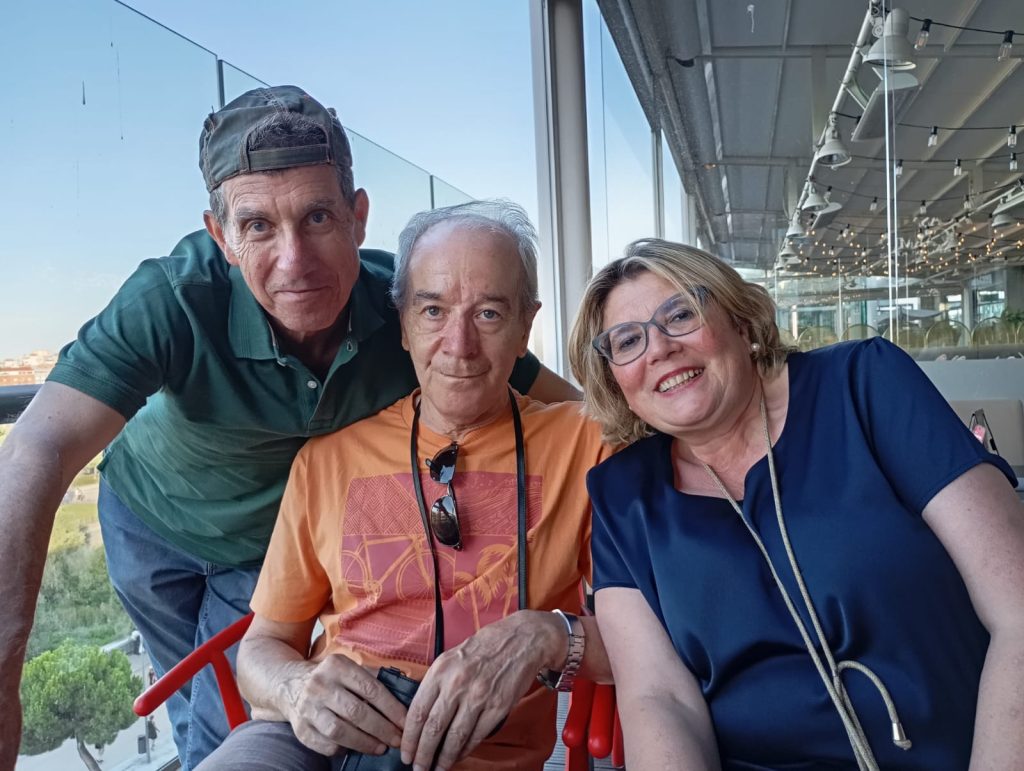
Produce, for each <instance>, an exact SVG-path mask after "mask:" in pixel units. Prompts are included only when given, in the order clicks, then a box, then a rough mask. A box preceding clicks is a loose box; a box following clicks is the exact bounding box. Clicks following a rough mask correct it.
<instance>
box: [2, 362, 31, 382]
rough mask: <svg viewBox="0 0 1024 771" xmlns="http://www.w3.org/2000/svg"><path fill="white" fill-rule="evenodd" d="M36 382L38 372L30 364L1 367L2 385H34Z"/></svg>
mask: <svg viewBox="0 0 1024 771" xmlns="http://www.w3.org/2000/svg"><path fill="white" fill-rule="evenodd" d="M35 382H36V373H35V370H33V369H32V367H30V366H27V365H24V364H16V365H14V366H11V367H0V386H16V385H32V384H33V383H35Z"/></svg>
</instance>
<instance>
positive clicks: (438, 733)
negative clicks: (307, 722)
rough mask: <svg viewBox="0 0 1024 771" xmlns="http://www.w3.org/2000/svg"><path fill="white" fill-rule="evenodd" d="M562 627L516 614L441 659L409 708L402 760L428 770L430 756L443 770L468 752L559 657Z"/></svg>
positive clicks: (550, 617)
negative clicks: (540, 673)
mask: <svg viewBox="0 0 1024 771" xmlns="http://www.w3.org/2000/svg"><path fill="white" fill-rule="evenodd" d="M560 623H561V622H560V621H559V619H558V618H557V617H556V616H555V615H554V614H552V613H546V612H543V611H533V610H523V611H519V612H517V613H513V614H512V615H510V616H507V617H506V618H503V619H502V620H500V621H497V622H495V623H493V624H488V625H487V626H485V627H484V628H483V629H481V630H480V631H479V632H477V633H476V634H475V635H473V636H472V637H470V638H469V639H467V640H466V641H465V642H463V643H462V644H461V645H459V646H457V647H455V648H453V649H451V650H450V651H447V652H445V653H443V654H441V656H439V657H438V658H437V660H436V661H435V662H434V663H433V664H432V665H431V666H430V669H429V670H427V674H426V676H425V677H424V678H423V682H422V683H421V684H420V687H419V690H418V691H417V692H416V697H415V698H414V699H413V701H412V704H411V705H409V714H408V716H407V717H406V720H405V731H404V732H403V734H402V760H403V761H404V762H406V763H413V764H414V765H415V766H416V768H417V769H420V768H423V769H427V768H431V767H432V764H433V762H434V758H435V756H436V757H437V766H436V768H437V769H438V771H442V770H443V769H450V768H451V767H452V766H453V765H454V764H455V763H456V762H457V761H458V760H459V759H461V758H463V757H465V756H466V755H468V754H469V753H470V752H472V751H473V750H474V749H475V748H476V746H477V745H478V744H479V743H480V742H481V741H483V740H484V739H485V738H487V736H488V735H489V734H490V733H491V731H493V730H494V728H495V727H496V726H497V725H498V723H500V722H501V721H502V720H503V719H504V718H505V717H506V716H507V715H508V713H509V712H511V711H512V708H513V707H514V706H515V705H516V704H517V703H518V702H519V699H520V698H522V696H523V694H524V693H526V691H527V689H528V688H529V687H530V685H531V684H533V683H534V682H535V679H536V677H537V672H538V671H539V670H541V669H542V668H545V667H548V666H551V662H557V663H556V664H555V666H559V665H560V664H561V662H562V661H564V660H565V653H566V650H567V645H566V639H565V629H564V626H563V627H562V628H559V624H560ZM559 651H561V654H562V658H561V660H559V659H558V652H559ZM438 750H440V754H438Z"/></svg>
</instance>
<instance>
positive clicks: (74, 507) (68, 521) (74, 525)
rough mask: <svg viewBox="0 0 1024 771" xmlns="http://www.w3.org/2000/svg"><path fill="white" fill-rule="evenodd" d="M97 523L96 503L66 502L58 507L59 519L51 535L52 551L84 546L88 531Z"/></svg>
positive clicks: (54, 524)
mask: <svg viewBox="0 0 1024 771" xmlns="http://www.w3.org/2000/svg"><path fill="white" fill-rule="evenodd" d="M95 525H96V504H95V503H65V504H64V505H62V506H61V507H60V508H59V509H57V519H56V521H55V522H54V523H53V533H52V534H51V535H50V549H49V550H50V552H55V551H61V550H62V549H73V548H75V547H77V546H84V545H85V543H86V532H87V531H89V530H90V529H92V528H93V527H94V526H95ZM93 545H96V544H93Z"/></svg>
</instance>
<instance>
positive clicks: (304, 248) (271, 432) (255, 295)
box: [0, 86, 575, 771]
mask: <svg viewBox="0 0 1024 771" xmlns="http://www.w3.org/2000/svg"><path fill="white" fill-rule="evenodd" d="M200 167H201V168H202V171H203V176H204V179H205V181H206V186H207V189H208V190H209V192H210V208H211V211H207V212H206V213H205V215H204V220H205V224H206V231H205V232H204V231H200V232H198V233H194V234H192V235H190V236H188V237H186V238H185V239H184V240H183V241H182V242H181V243H180V244H179V245H178V246H177V247H176V248H175V250H174V252H173V253H172V254H171V256H169V257H165V258H161V259H153V260H146V261H145V262H143V263H142V264H141V265H140V266H139V268H138V269H137V270H136V271H135V273H133V274H132V275H131V276H130V277H129V278H128V280H127V281H126V282H125V284H124V285H123V286H122V287H121V289H120V290H119V291H118V292H117V294H116V295H115V296H114V298H113V299H112V300H111V302H110V304H109V305H108V306H107V307H106V308H105V309H104V310H103V311H102V312H101V313H100V314H99V315H98V316H96V317H95V318H94V319H92V320H90V321H88V322H87V323H86V324H85V326H83V327H82V330H81V332H80V333H79V335H78V338H77V339H76V340H75V341H74V342H72V343H71V344H70V345H68V346H67V347H66V348H65V349H64V350H63V351H62V352H61V356H60V360H59V362H58V364H57V366H56V367H55V368H54V370H53V372H52V374H51V375H50V377H49V379H48V381H47V383H46V384H45V385H43V387H42V388H41V389H40V391H39V394H38V395H37V396H36V398H35V400H34V401H33V402H32V404H31V405H30V406H29V408H28V409H27V410H26V412H25V413H24V415H23V416H22V418H21V420H20V421H19V422H18V423H17V424H16V426H15V428H14V429H13V430H12V432H11V434H10V436H9V437H8V439H7V441H6V442H5V444H4V445H3V447H2V448H0V533H2V537H0V585H2V586H3V587H4V591H3V593H2V594H0V617H2V618H3V619H4V624H3V625H2V626H0V702H2V703H4V704H7V705H17V703H18V701H17V699H18V688H19V680H20V674H21V666H22V661H23V657H24V652H25V644H26V640H27V637H28V633H29V630H30V627H31V623H32V614H33V609H34V606H35V600H36V597H37V595H38V592H39V584H40V580H41V576H42V571H43V564H44V562H45V557H46V549H47V542H48V539H49V533H50V530H51V529H52V525H53V519H54V513H55V511H56V508H57V506H58V504H59V503H60V499H61V496H62V494H63V492H64V491H65V490H66V489H67V487H68V485H69V484H70V482H71V480H72V479H73V478H74V476H75V474H76V473H77V472H78V471H79V470H80V469H81V468H82V467H83V466H84V465H85V464H86V463H87V462H88V461H89V460H90V459H92V458H93V457H94V456H95V455H96V454H97V453H98V452H100V451H101V450H102V449H103V448H107V451H106V454H105V458H104V461H103V464H102V466H101V469H102V472H103V481H102V483H101V488H100V499H99V509H100V523H101V527H102V532H103V540H104V546H105V548H106V552H107V563H108V567H109V570H110V576H111V580H112V582H113V584H114V587H115V589H116V590H117V592H118V595H119V596H120V598H121V600H122V602H123V603H124V606H125V608H126V610H127V611H128V613H129V615H130V616H131V618H132V620H133V622H134V623H135V624H136V626H137V627H138V628H139V630H140V631H141V632H142V635H143V638H144V639H145V642H146V645H147V647H148V649H149V652H150V655H151V657H152V659H153V663H154V666H155V667H156V669H157V671H158V672H161V673H162V672H163V671H165V670H166V669H168V668H169V667H170V666H172V665H173V664H174V663H176V662H177V661H178V660H180V659H181V658H183V657H184V656H185V655H187V654H188V653H189V651H191V650H192V649H193V648H194V647H195V646H196V645H198V644H200V643H202V642H203V641H204V640H206V639H207V638H208V637H210V636H211V635H212V634H214V633H216V632H217V631H218V630H219V629H221V628H223V627H224V626H226V625H228V624H230V623H231V622H232V621H234V620H235V619H237V618H239V617H241V616H242V615H244V614H245V613H247V612H248V610H249V598H250V596H251V594H252V590H253V586H254V585H255V581H256V577H257V575H258V572H259V566H260V563H261V562H262V559H263V555H264V551H265V549H266V545H267V542H268V540H269V537H270V533H271V530H272V529H273V525H274V520H275V517H276V514H277V509H278V505H279V503H280V499H281V495H282V492H283V490H284V485H285V481H286V479H287V476H288V470H289V468H290V466H291V462H292V459H293V458H294V456H295V454H296V453H297V452H298V450H299V448H300V447H301V446H302V445H303V443H304V442H305V441H306V439H307V438H309V437H311V436H316V435H320V434H325V433H329V432H331V431H334V430H336V429H338V428H341V427H342V426H345V425H348V424H350V423H352V422H354V421H356V420H358V419H360V418H363V417H365V416H367V415H371V414H374V413H376V412H377V411H378V410H380V409H382V408H383V407H386V406H388V405H390V404H392V403H393V402H394V401H396V400H397V399H398V398H400V397H401V396H404V395H405V394H407V393H409V392H410V391H411V390H412V389H413V387H415V385H416V375H415V372H414V370H413V368H412V365H411V363H410V361H409V357H408V355H407V354H406V353H405V352H404V351H403V350H402V347H401V334H400V329H399V324H398V316H397V313H396V311H395V310H394V308H393V307H392V306H391V305H390V303H389V302H388V296H387V293H388V287H389V283H390V278H391V272H392V266H391V256H390V255H389V254H387V253H384V252H378V251H374V250H360V246H361V244H362V242H363V239H364V236H365V227H366V221H367V215H368V210H369V202H368V200H367V196H366V192H365V191H363V190H357V189H355V186H354V183H353V179H352V157H351V152H350V149H349V145H348V140H347V138H346V136H345V132H344V130H343V129H342V127H341V124H340V123H339V122H338V119H337V117H336V116H335V115H334V112H333V111H332V110H327V109H326V108H324V107H323V106H322V105H320V104H319V103H318V102H317V101H315V100H314V99H312V98H311V97H310V96H309V95H307V94H306V93H304V92H303V91H302V90H301V89H298V88H296V87H294V86H280V87H276V88H268V89H257V90H255V91H250V92H248V93H246V94H244V95H242V96H241V97H239V98H238V99H236V100H234V101H233V102H231V103H230V104H228V105H227V106H225V107H224V108H223V109H221V110H219V111H218V112H216V113H214V114H212V115H210V116H209V117H208V118H207V120H206V123H205V125H204V127H203V131H202V135H201V138H200ZM511 383H512V385H513V386H514V387H515V388H516V389H517V390H519V391H521V392H526V391H529V393H530V394H531V395H532V396H534V397H535V398H539V399H540V400H543V401H556V400H560V399H566V398H573V396H574V395H575V392H574V391H573V390H572V389H571V387H570V386H568V384H566V383H565V382H564V381H562V380H561V379H559V378H558V377H557V376H556V375H554V374H553V373H551V372H550V371H548V370H545V369H544V368H543V367H541V366H540V364H539V362H538V361H537V360H536V359H535V358H533V357H532V356H529V355H528V356H527V357H525V358H524V359H520V360H519V362H518V364H517V367H516V371H515V372H513V375H512V379H511ZM108 445H109V447H108ZM168 708H169V711H170V713H171V720H172V723H173V726H174V738H175V742H176V744H177V746H178V751H179V755H180V756H181V759H182V767H183V768H184V769H191V768H192V767H194V766H195V765H197V764H198V763H199V761H200V760H202V758H203V757H205V756H206V755H207V754H208V753H209V752H210V751H212V749H213V748H214V747H215V746H216V745H217V744H218V743H219V741H220V740H221V739H222V738H223V736H224V735H226V733H227V724H226V721H225V719H224V717H223V714H222V713H221V708H220V705H219V697H218V696H217V693H216V688H215V686H214V684H213V677H212V674H210V673H209V671H207V674H205V675H200V677H198V678H197V679H196V680H195V681H193V683H192V686H191V688H190V689H186V690H185V692H183V693H181V694H179V695H178V696H176V697H174V698H173V699H172V700H171V701H170V702H169V703H168ZM19 735H20V710H18V709H8V710H5V718H4V720H3V721H0V771H4V770H5V769H10V768H13V765H14V759H15V756H16V754H17V750H18V742H19Z"/></svg>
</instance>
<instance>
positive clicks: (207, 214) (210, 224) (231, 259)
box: [203, 209, 238, 265]
mask: <svg viewBox="0 0 1024 771" xmlns="http://www.w3.org/2000/svg"><path fill="white" fill-rule="evenodd" d="M203 224H204V225H206V232H207V233H209V234H210V238H212V239H213V240H214V241H216V242H217V246H219V247H220V250H221V251H222V252H223V253H224V258H225V259H226V260H227V261H228V264H229V265H238V257H236V256H235V253H234V252H232V251H231V250H230V249H228V246H227V241H226V239H225V238H224V228H223V227H221V224H220V223H219V222H218V221H217V218H216V217H214V216H213V212H212V211H210V210H209V209H207V210H206V211H204V212H203Z"/></svg>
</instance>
